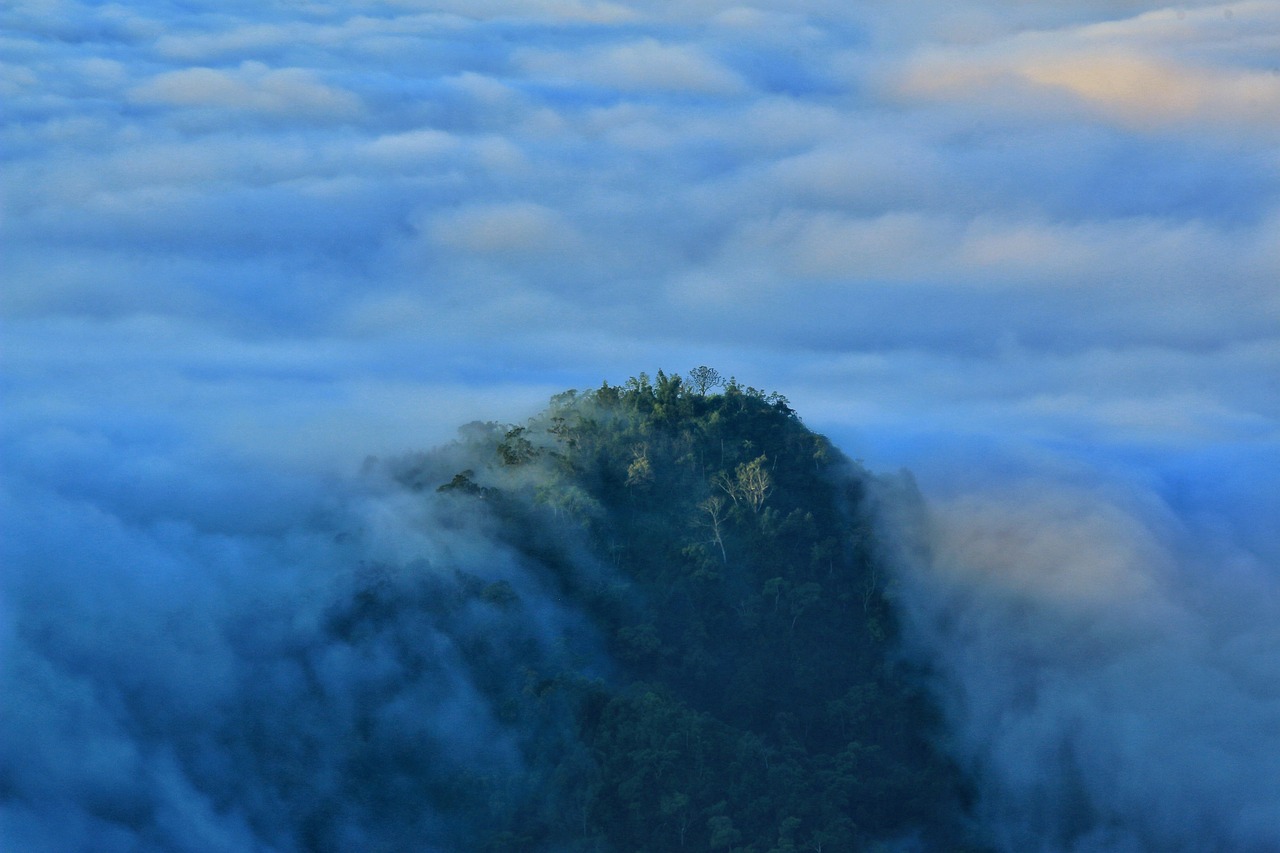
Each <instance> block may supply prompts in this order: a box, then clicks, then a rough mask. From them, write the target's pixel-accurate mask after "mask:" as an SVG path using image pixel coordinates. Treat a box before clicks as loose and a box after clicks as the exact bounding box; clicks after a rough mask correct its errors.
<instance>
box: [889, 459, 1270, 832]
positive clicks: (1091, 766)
mask: <svg viewBox="0 0 1280 853" xmlns="http://www.w3.org/2000/svg"><path fill="white" fill-rule="evenodd" d="M1075 474H1076V475H1075V476H1065V475H1064V474H1063V473H1062V472H1059V474H1058V476H1052V475H1049V474H1046V473H1044V472H1039V473H1038V475H1031V474H1027V473H1026V472H1024V476H1023V477H1021V478H1019V479H1016V480H1014V479H1003V480H1002V481H1000V482H998V483H991V482H989V481H987V482H985V483H983V485H977V484H975V485H974V486H972V487H971V488H970V489H968V490H960V491H958V492H957V493H956V494H954V495H952V496H951V497H949V498H946V499H940V500H935V501H933V502H931V503H929V504H928V505H927V506H925V505H922V504H918V503H913V500H912V498H911V495H912V494H913V492H912V491H911V490H910V489H907V490H905V491H902V492H900V493H898V494H897V495H896V496H895V497H892V498H890V499H889V505H890V506H893V507H896V508H897V509H898V510H900V509H901V508H902V507H904V506H909V507H911V510H910V511H909V512H908V513H907V517H908V518H909V520H908V521H906V522H905V523H903V522H900V524H901V526H900V528H899V529H900V535H901V536H902V538H901V540H900V543H899V544H900V546H902V550H901V551H900V552H899V555H898V558H897V559H898V564H899V565H900V566H901V567H902V569H903V572H902V575H901V581H902V587H901V589H900V592H901V599H900V600H901V602H902V604H903V607H904V612H905V614H906V615H907V617H908V624H909V626H910V634H911V636H912V638H913V644H914V650H915V653H916V654H917V655H919V656H920V658H921V659H922V660H924V661H926V662H928V664H929V665H931V666H933V667H935V678H936V681H935V683H934V687H935V692H936V695H937V696H938V697H939V698H940V699H941V700H942V701H943V703H944V707H945V709H946V713H947V715H948V719H949V720H950V724H951V727H952V728H951V733H950V738H951V746H952V749H953V751H954V754H955V755H957V756H958V757H959V759H960V760H961V761H962V762H963V764H964V765H965V767H966V768H967V769H969V770H970V771H971V772H972V773H973V774H974V777H975V779H976V781H977V784H978V786H979V791H980V801H979V814H980V818H981V820H982V821H983V822H984V824H985V825H986V826H987V827H988V828H989V830H990V832H991V834H992V838H993V840H994V842H995V843H996V844H997V845H998V846H999V849H1001V850H1008V851H1019V850H1044V851H1155V850H1177V851H1210V850H1237V851H1268V850H1274V849H1276V843H1277V839H1278V838H1280V819H1278V818H1277V815H1276V811H1275V807H1274V804H1275V803H1276V802H1277V799H1278V798H1280V727H1277V721H1280V658H1277V656H1276V654H1275V650H1276V649H1277V648H1280V629H1278V628H1277V625H1280V575H1278V574H1277V573H1276V566H1275V564H1274V562H1272V561H1271V560H1270V559H1269V558H1268V557H1267V556H1266V555H1264V554H1261V553H1259V552H1257V551H1255V550H1253V549H1252V548H1250V547H1249V546H1248V545H1247V544H1246V541H1245V540H1244V539H1243V538H1242V537H1239V536H1235V535H1232V534H1231V533H1230V532H1229V531H1224V530H1223V529H1222V528H1221V527H1220V526H1217V525H1214V524H1210V523H1204V522H1203V521H1201V522H1197V521H1196V520H1195V518H1194V516H1192V515H1190V514H1187V513H1185V512H1178V511H1175V510H1174V508H1173V507H1172V506H1170V504H1169V502H1168V501H1166V500H1164V499H1162V498H1161V496H1160V495H1159V494H1158V493H1157V492H1155V491H1153V490H1150V489H1143V488H1139V487H1136V486H1135V485H1134V484H1133V483H1132V482H1119V483H1117V482H1115V481H1114V480H1112V481H1110V482H1108V481H1107V478H1098V477H1093V478H1083V477H1081V476H1080V471H1079V470H1078V469H1077V470H1076V472H1075Z"/></svg>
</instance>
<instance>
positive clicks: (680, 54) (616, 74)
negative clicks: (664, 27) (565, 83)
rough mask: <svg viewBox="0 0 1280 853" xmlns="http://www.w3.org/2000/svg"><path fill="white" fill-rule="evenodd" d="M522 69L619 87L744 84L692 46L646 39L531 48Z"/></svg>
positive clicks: (705, 89) (715, 90) (698, 89)
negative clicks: (578, 48) (579, 48)
mask: <svg viewBox="0 0 1280 853" xmlns="http://www.w3.org/2000/svg"><path fill="white" fill-rule="evenodd" d="M518 61H519V63H520V66H521V67H522V68H523V69H524V71H525V73H526V74H529V75H533V76H538V77H549V78H552V79H553V80H572V81H575V82H578V83H585V84H590V85H596V86H609V87H615V88H618V89H621V90H623V91H649V90H654V91H659V92H672V93H696V94H702V95H733V94H738V93H740V92H743V91H744V90H745V88H746V84H745V83H744V81H743V80H742V78H741V77H739V76H738V75H737V74H736V73H734V72H733V71H731V70H730V69H728V68H726V67H725V66H724V65H723V64H721V63H719V62H716V61H715V60H714V59H712V58H710V57H708V56H706V55H705V54H704V53H703V52H702V51H700V50H699V49H698V48H697V47H696V46H692V45H682V44H664V43H662V42H659V41H658V40H657V39H652V38H646V39H641V40H640V41H633V42H627V43H625V44H619V45H614V46H611V47H605V48H597V49H594V50H592V51H590V52H588V53H587V54H586V55H582V54H566V53H558V52H549V51H538V50H530V51H527V52H523V53H522V54H520V55H519V56H518Z"/></svg>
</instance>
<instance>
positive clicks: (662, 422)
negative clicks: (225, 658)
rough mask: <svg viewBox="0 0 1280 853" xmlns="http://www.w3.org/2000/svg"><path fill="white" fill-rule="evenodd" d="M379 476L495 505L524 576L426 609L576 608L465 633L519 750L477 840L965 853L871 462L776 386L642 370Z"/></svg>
mask: <svg viewBox="0 0 1280 853" xmlns="http://www.w3.org/2000/svg"><path fill="white" fill-rule="evenodd" d="M386 470H388V471H389V472H390V473H391V475H392V476H393V478H394V480H395V481H396V482H398V483H400V484H401V485H402V486H404V487H407V488H409V489H411V490H415V491H417V492H420V493H422V499H423V500H425V501H432V502H434V501H440V502H442V503H443V505H444V507H446V508H447V511H448V512H456V513H457V514H458V517H469V518H474V517H477V516H478V517H483V518H485V519H487V521H486V524H487V525H488V527H489V529H490V531H491V533H492V535H494V536H495V537H497V538H498V539H500V540H501V541H503V542H504V543H506V545H507V546H508V547H509V548H510V550H511V552H512V553H514V554H516V555H518V557H517V559H518V561H519V563H520V565H521V570H520V572H519V573H515V574H513V573H510V572H508V573H506V574H503V573H502V572H497V573H496V574H495V573H488V574H486V572H485V571H483V570H477V572H476V573H475V574H470V573H468V572H460V571H455V573H454V576H453V577H452V579H451V580H450V581H449V583H448V594H447V595H444V594H443V587H442V588H441V589H437V590H436V593H435V594H434V596H433V595H425V596H420V597H419V599H418V600H419V601H430V602H432V604H431V605H430V606H434V607H441V606H443V605H442V603H441V602H442V601H444V600H446V599H447V600H450V601H452V602H453V604H452V605H450V606H452V607H454V608H466V609H468V612H473V613H474V612H480V613H484V614H486V615H485V617H484V618H487V619H492V620H494V621H495V624H500V623H501V621H502V620H503V619H504V618H505V617H504V614H505V615H506V616H510V617H511V618H518V620H519V621H520V623H521V624H535V623H537V621H538V618H537V614H536V612H535V611H536V610H537V609H539V608H541V607H544V606H545V605H544V604H542V603H541V602H544V601H546V600H554V601H555V602H556V605H557V607H558V608H563V610H566V611H568V612H570V613H573V614H576V615H577V616H579V617H580V622H577V623H575V625H576V626H577V627H575V628H574V630H572V631H568V632H566V631H564V630H563V628H562V629H560V633H559V634H558V635H555V636H541V637H529V636H525V637H524V639H523V640H522V641H521V642H522V644H523V645H518V646H515V647H513V646H512V645H511V644H510V643H507V645H506V647H504V648H498V647H497V644H496V640H495V642H494V643H490V642H487V641H486V640H485V639H484V635H483V634H479V635H476V634H475V633H474V632H473V633H471V634H470V635H469V636H472V638H473V639H472V640H471V641H470V642H469V644H468V643H464V644H462V645H461V646H460V653H461V654H463V655H464V657H466V658H467V659H468V660H469V661H470V664H471V670H472V671H473V672H474V673H476V674H477V675H476V682H477V684H478V686H479V689H480V690H482V691H484V692H485V694H486V695H487V696H488V697H489V700H490V701H491V703H492V704H493V707H495V708H496V709H498V710H497V712H496V713H497V715H498V717H499V718H500V719H501V720H502V721H503V723H504V725H505V726H507V727H508V729H509V731H511V732H512V733H513V738H514V741H515V742H516V743H517V744H518V749H519V751H520V754H521V756H522V761H521V770H520V771H519V773H518V774H517V775H519V779H518V780H516V779H515V778H514V777H511V778H500V777H495V776H489V777H486V778H484V779H476V780H472V781H473V782H474V785H473V786H472V788H471V789H468V790H469V791H470V793H469V794H467V792H466V791H464V790H463V789H459V795H458V796H459V797H460V800H459V803H458V808H459V813H460V814H462V813H463V812H465V813H466V814H468V815H470V816H471V817H472V818H474V819H475V826H477V827H483V829H477V830H475V833H476V834H475V835H474V836H473V837H472V838H471V839H470V840H469V841H468V843H469V844H475V845H485V846H488V847H489V848H490V849H504V850H505V849H510V850H535V849H556V850H575V849H577V850H616V851H654V853H657V851H668V850H674V849H691V850H707V849H710V850H721V849H723V850H735V851H744V853H745V851H756V853H781V851H791V850H862V849H881V848H879V847H877V846H876V845H877V844H880V843H890V844H904V845H909V844H911V843H924V844H925V846H926V847H927V849H930V850H965V849H972V848H970V847H968V846H966V842H965V841H964V840H963V832H962V831H961V830H960V828H959V827H960V826H961V824H962V817H961V816H962V814H963V810H964V808H963V807H964V790H963V785H962V781H961V780H960V779H959V777H958V774H957V773H956V772H955V770H954V768H953V767H952V766H951V765H950V764H949V763H948V762H947V761H946V760H945V759H944V758H943V757H942V756H941V755H940V753H939V751H938V750H937V749H935V748H934V746H933V738H934V737H935V735H936V734H937V731H936V728H937V720H936V717H935V714H934V711H933V709H932V708H931V707H930V705H929V703H928V702H927V701H926V700H925V698H924V697H923V696H922V694H921V693H920V692H919V691H918V690H917V689H916V686H915V679H914V678H913V673H912V672H911V671H910V669H909V668H907V667H906V666H904V665H903V664H901V663H900V662H898V660H897V658H896V656H895V638H896V633H897V629H896V624H895V618H894V613H893V608H892V603H891V588H890V580H889V577H888V575H887V574H886V572H885V570H884V567H883V566H881V565H880V564H879V562H878V561H877V546H876V541H875V535H876V533H875V526H874V524H873V521H872V518H871V516H870V513H869V509H868V507H867V499H866V495H865V490H866V485H867V483H868V475H867V474H866V472H864V471H863V470H861V469H860V468H859V467H858V466H857V465H855V464H854V463H851V462H850V461H849V460H848V459H846V458H845V457H844V456H843V455H842V454H841V453H840V452H839V451H838V450H836V449H835V448H834V447H833V446H832V445H831V444H830V442H828V441H827V440H826V439H825V438H823V437H822V436H820V435H817V434H815V433H813V432H811V431H810V430H808V429H807V428H806V427H805V426H804V424H803V423H802V422H801V421H800V419H799V418H798V417H797V416H796V413H795V412H794V411H792V409H791V408H790V407H789V405H788V404H787V401H786V400H785V399H784V398H782V397H781V396H778V395H776V394H771V395H767V394H765V393H763V392H760V391H758V390H756V389H753V388H748V387H742V386H740V385H739V384H738V383H736V382H734V381H732V380H730V381H728V382H727V383H722V382H721V380H720V377H719V376H718V375H717V374H716V373H715V372H714V371H711V370H709V369H705V368H704V369H699V370H697V371H694V372H693V373H691V374H690V378H689V379H682V378H680V377H678V376H667V375H665V374H664V373H662V372H661V371H659V372H658V374H657V376H656V379H654V380H652V381H651V380H650V379H649V378H648V377H647V376H645V375H644V374H641V375H640V376H639V377H638V378H634V379H631V380H630V381H628V382H627V383H626V384H625V385H623V386H621V387H618V386H610V385H608V384H605V385H602V386H601V387H600V388H598V389H595V390H593V391H590V392H586V393H576V392H568V393H565V394H562V395H559V396H558V397H556V398H554V399H553V400H552V401H551V404H550V406H549V408H548V409H547V410H546V411H544V412H543V413H541V414H539V415H538V416H536V417H534V418H532V419H530V420H529V421H528V422H527V423H526V424H524V425H521V426H509V425H498V424H491V423H488V424H481V423H476V424H471V425H469V426H467V427H465V428H463V430H462V431H461V438H460V440H459V441H458V442H456V443H455V444H453V445H451V446H449V447H445V448H442V449H440V450H437V451H434V452H432V453H428V454H424V455H421V456H417V457H413V458H406V459H401V460H397V461H395V462H392V463H389V464H388V465H387V466H386ZM435 583H437V584H440V583H442V581H440V580H438V579H437V580H436V581H435ZM522 585H523V587H524V588H523V589H522V588H520V587H521V586H522ZM379 589H382V592H379ZM386 595H390V593H389V592H387V587H386V586H385V585H384V586H383V587H377V586H374V587H370V588H369V589H367V590H365V591H364V592H363V593H361V598H360V600H361V601H362V602H363V603H362V604H359V605H353V607H354V609H353V611H352V612H351V613H350V614H347V615H346V616H344V617H342V618H344V619H346V620H347V621H349V622H351V623H352V624H355V623H358V622H360V621H361V620H363V621H364V622H366V623H368V625H367V629H369V630H381V629H380V628H378V627H377V623H378V620H379V619H384V620H394V619H396V618H402V617H401V616H398V615H396V614H399V613H401V612H402V609H401V608H400V607H398V606H397V605H396V604H395V603H394V602H391V601H389V600H388V601H380V600H379V596H386ZM469 618H475V617H474V616H473V617H469ZM563 622H564V620H563V619H561V620H559V623H560V624H563ZM493 636H494V637H495V638H497V637H501V636H506V634H505V633H504V632H502V631H495V632H494V633H493ZM521 792H523V793H521ZM464 794H466V795H467V796H471V797H472V799H471V800H466V799H465V796H464ZM495 827H497V828H496V829H495ZM895 849H896V848H895Z"/></svg>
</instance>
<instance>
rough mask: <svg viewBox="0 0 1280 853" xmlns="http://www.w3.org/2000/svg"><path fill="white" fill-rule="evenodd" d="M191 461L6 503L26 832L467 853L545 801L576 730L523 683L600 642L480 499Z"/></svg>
mask: <svg viewBox="0 0 1280 853" xmlns="http://www.w3.org/2000/svg"><path fill="white" fill-rule="evenodd" d="M135 461H136V460H135ZM185 474H186V475H187V476H188V477H189V478H191V481H192V484H191V488H185V487H184V486H183V484H180V483H171V482H167V483H163V484H162V485H161V486H160V488H159V490H158V491H156V492H151V491H150V488H151V487H148V486H144V487H143V488H142V490H141V491H142V493H141V494H138V493H135V494H123V493H117V494H112V495H106V496H102V495H100V496H96V498H95V499H93V500H88V499H85V498H84V497H80V496H75V495H68V494H59V493H56V492H54V491H52V490H48V489H42V488H40V487H38V486H34V485H31V484H18V485H16V486H15V487H12V488H9V489H7V490H6V492H5V494H4V499H5V505H4V507H3V511H4V514H5V517H6V518H10V519H13V520H14V521H13V523H12V524H10V525H9V526H8V529H7V530H6V534H5V537H4V552H3V560H4V565H5V566H6V572H5V575H4V577H3V585H2V586H0V613H2V614H3V615H2V617H0V630H3V641H2V648H3V656H4V669H3V676H2V678H3V692H4V695H5V702H4V703H3V709H0V729H2V730H3V732H4V735H3V738H0V837H2V838H4V839H5V844H6V845H7V846H10V847H12V848H13V849H15V850H16V849H21V850H31V851H67V850H90V849H92V850H121V851H124V850H130V851H134V850H155V851H175V850H191V851H197V850H199V851H208V850H226V851H247V850H273V851H293V850H298V851H302V850H313V851H314V850H335V851H336V850H350V849H362V850H378V849H388V850H403V849H415V850H421V849H469V848H474V847H475V845H476V844H477V843H478V841H477V839H478V838H479V837H480V836H481V835H482V834H483V833H487V832H490V831H492V828H493V825H495V824H496V823H500V822H502V821H507V820H510V819H511V817H512V815H513V814H514V813H516V811H517V810H518V809H521V808H532V807H536V806H537V805H538V804H537V802H536V801H535V800H534V799H533V798H534V797H535V796H538V797H541V796H543V795H544V792H542V791H541V790H540V785H539V781H540V777H539V775H538V774H539V773H545V772H546V771H547V767H546V766H543V765H540V762H542V761H543V759H544V758H545V757H546V755H547V754H548V753H549V752H555V753H556V756H555V757H556V758H557V760H560V759H562V757H563V756H562V755H560V754H559V752H561V751H562V750H563V745H561V747H559V748H556V747H555V744H557V743H560V741H561V739H562V738H563V737H564V736H565V734H566V732H567V727H568V725H569V723H568V717H567V716H565V715H564V714H563V713H561V714H560V716H557V713H556V712H555V710H554V708H552V709H548V707H546V704H545V703H543V704H542V705H540V706H539V713H538V714H537V715H536V717H535V718H533V719H529V718H528V716H529V715H528V712H527V708H525V705H527V703H528V700H527V699H526V698H525V697H526V694H525V693H524V692H523V691H524V690H525V689H526V687H527V681H528V679H530V678H534V679H536V678H537V677H538V674H539V668H543V669H544V672H543V676H544V677H545V676H546V674H547V673H550V672H554V671H559V669H561V668H563V667H564V666H565V661H567V660H569V659H570V657H572V659H573V661H574V664H575V666H576V667H577V668H578V669H579V670H580V671H582V672H583V674H584V676H585V675H587V674H589V673H591V672H592V671H593V670H594V671H597V672H599V671H600V669H599V666H598V660H599V659H598V656H597V653H596V651H595V650H594V643H593V641H592V640H591V638H590V635H589V632H588V630H587V629H586V628H585V626H584V624H583V623H582V621H581V619H580V617H577V616H576V615H575V614H572V613H568V612H565V611H564V609H563V608H562V607H561V606H560V605H558V604H557V602H556V600H555V598H554V596H553V595H552V593H551V592H550V591H549V590H548V589H547V588H546V586H545V583H544V580H543V579H540V578H539V575H538V573H537V572H536V571H535V570H534V569H533V567H531V566H529V565H527V564H524V563H522V561H521V559H520V558H519V557H518V556H517V555H516V554H515V553H513V552H512V551H511V550H510V549H509V548H506V547H504V546H503V545H502V544H500V542H499V541H498V540H497V539H496V538H495V537H494V536H492V535H490V533H488V532H487V530H486V526H485V521H484V513H483V511H482V510H480V509H479V508H477V507H472V508H470V510H469V511H468V512H467V513H462V514H460V513H459V512H458V511H457V510H456V508H454V509H453V510H448V509H446V508H444V507H442V506H440V505H439V504H438V503H437V502H436V501H435V500H434V498H435V495H434V494H433V493H431V492H428V493H427V494H426V495H417V494H409V493H407V492H405V491H404V490H403V489H401V488H400V487H398V486H393V485H392V484H390V483H389V482H387V481H382V480H381V479H380V478H379V477H377V476H374V475H372V474H370V475H369V476H367V477H365V478H364V479H362V480H361V481H359V482H345V483H343V482H338V481H327V482H326V481H320V480H311V481H299V480H296V479H295V480H290V479H288V478H280V479H276V478H272V477H264V476H263V475H262V473H261V472H257V473H255V472H252V471H250V470H248V469H243V468H241V469H236V468H232V469H231V470H229V471H225V470H224V472H222V474H219V473H216V472H215V471H213V470H208V469H200V468H192V469H188V470H186V471H185ZM224 475H226V476H231V477H232V478H234V479H236V480H238V481H239V484H238V485H236V486H233V487H230V488H227V489H226V490H225V491H224V492H222V493H220V494H219V495H218V500H217V501H216V502H215V504H214V505H213V506H206V504H205V500H206V499H205V498H204V497H203V496H202V495H200V494H199V491H200V490H201V488H202V487H205V486H207V485H208V483H207V481H208V480H216V479H218V478H219V477H220V476H224ZM202 480H203V481H206V482H201V481H202ZM262 489H266V490H268V491H270V492H274V493H273V494H267V495H262V494H260V493H258V494H255V492H259V491H260V490H262ZM193 490H194V492H195V493H194V494H193V493H192V491H193ZM162 501H163V503H162ZM185 501H191V505H190V506H183V503H184V502H185ZM206 510H207V511H206ZM539 756H542V758H540V757H539ZM556 805H557V804H556V803H555V802H554V801H552V802H547V803H546V804H544V805H543V807H545V808H554V807H555V806H556Z"/></svg>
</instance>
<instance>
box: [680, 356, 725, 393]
mask: <svg viewBox="0 0 1280 853" xmlns="http://www.w3.org/2000/svg"><path fill="white" fill-rule="evenodd" d="M723 384H724V377H723V376H721V375H720V371H718V370H716V369H715V368H714V367H707V366H706V365H705V364H703V365H700V366H698V367H695V368H694V369H693V370H690V371H689V385H690V386H691V387H692V388H693V390H694V391H696V392H697V393H698V394H702V395H705V394H706V393H707V392H708V391H710V390H711V389H712V388H719V387H720V386H721V385H723Z"/></svg>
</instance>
